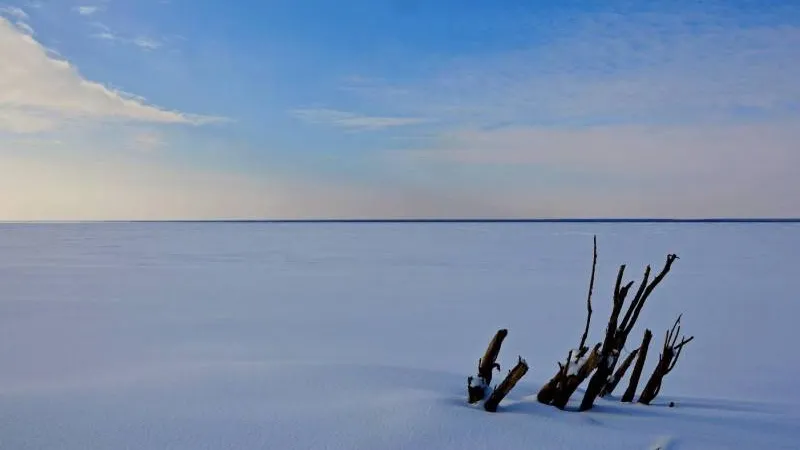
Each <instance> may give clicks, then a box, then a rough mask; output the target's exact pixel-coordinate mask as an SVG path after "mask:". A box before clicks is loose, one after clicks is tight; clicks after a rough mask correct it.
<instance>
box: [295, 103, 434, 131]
mask: <svg viewBox="0 0 800 450" xmlns="http://www.w3.org/2000/svg"><path fill="white" fill-rule="evenodd" d="M291 115H292V116H294V117H296V118H298V119H300V120H303V121H305V122H308V123H313V124H321V125H332V126H335V127H340V128H346V129H350V130H380V129H384V128H392V127H404V126H410V125H419V124H423V123H426V122H427V120H426V119H423V118H419V117H381V116H367V115H360V114H356V113H352V112H346V111H338V110H335V109H324V108H312V109H295V110H293V111H291Z"/></svg>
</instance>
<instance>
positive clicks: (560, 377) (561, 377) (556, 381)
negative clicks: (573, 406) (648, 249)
mask: <svg viewBox="0 0 800 450" xmlns="http://www.w3.org/2000/svg"><path fill="white" fill-rule="evenodd" d="M596 267H597V236H594V238H593V246H592V275H591V277H590V278H589V293H588V294H587V296H586V326H585V327H584V329H583V335H582V336H581V341H580V343H579V344H578V351H577V352H575V354H574V355H573V351H570V352H569V354H568V355H567V362H566V365H561V363H558V366H559V370H558V372H557V373H556V374H555V375H554V376H553V378H551V379H550V381H548V382H547V384H545V385H544V386H542V388H541V389H539V393H538V394H537V395H536V399H537V400H538V401H539V402H540V403H544V404H546V405H550V404H554V400H555V399H556V397H558V398H559V401H558V403H559V404H562V402H563V404H564V405H566V401H564V400H563V397H564V394H565V391H564V390H566V391H568V392H569V395H572V393H573V392H575V389H577V388H578V385H580V383H581V382H583V380H584V379H585V378H586V377H588V376H589V374H590V373H591V372H592V370H594V367H596V366H597V364H596V358H594V354H595V353H597V349H598V348H599V346H600V344H597V346H595V348H594V350H593V351H592V355H589V356H590V357H592V359H591V361H590V360H589V358H587V359H586V360H582V358H583V357H584V356H585V355H586V353H587V352H588V351H589V347H586V338H587V336H588V334H589V324H590V323H591V320H592V292H593V291H594V276H595V269H596ZM573 357H574V362H573ZM587 362H589V363H590V364H589V365H586V364H585V363H587ZM573 364H576V365H579V368H578V370H577V371H575V372H576V373H575V374H573V375H577V374H578V373H580V374H582V378H580V381H578V384H577V385H575V386H574V387H572V384H573V383H574V382H575V381H576V378H572V379H571V380H570V382H569V383H567V382H566V381H567V378H568V376H569V374H568V372H569V370H570V367H571V366H572V365H573ZM584 366H586V367H587V369H588V367H589V366H591V369H588V371H586V370H581V369H583V368H584ZM584 372H585V374H584ZM569 395H567V399H566V400H569ZM562 408H563V407H562Z"/></svg>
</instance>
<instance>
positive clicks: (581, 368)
mask: <svg viewBox="0 0 800 450" xmlns="http://www.w3.org/2000/svg"><path fill="white" fill-rule="evenodd" d="M600 345H601V344H600V343H598V344H597V345H595V346H594V348H593V349H592V350H591V352H590V353H589V355H588V356H586V357H585V358H584V359H580V358H579V359H577V360H576V361H575V362H574V363H573V364H574V365H575V366H577V369H574V370H573V368H572V367H570V368H567V370H565V371H564V374H563V376H562V377H561V379H560V380H559V385H558V389H556V391H555V392H554V394H553V399H552V401H551V404H552V405H553V406H555V407H556V408H558V409H564V408H566V406H567V403H568V402H569V398H570V397H571V396H572V394H573V393H575V390H576V389H578V386H580V385H581V383H583V381H584V380H586V378H588V377H589V375H590V374H591V373H592V371H593V370H595V369H596V368H597V365H598V364H599V363H600Z"/></svg>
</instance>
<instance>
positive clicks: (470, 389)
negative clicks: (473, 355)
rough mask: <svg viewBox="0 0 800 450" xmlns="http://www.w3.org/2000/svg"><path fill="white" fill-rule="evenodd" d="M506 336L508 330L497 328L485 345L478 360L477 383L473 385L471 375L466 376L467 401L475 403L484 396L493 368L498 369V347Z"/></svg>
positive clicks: (490, 380)
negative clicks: (484, 350)
mask: <svg viewBox="0 0 800 450" xmlns="http://www.w3.org/2000/svg"><path fill="white" fill-rule="evenodd" d="M506 336H508V330H507V329H505V328H503V329H500V330H497V333H495V335H494V337H493V338H492V340H491V341H490V342H489V346H488V347H486V352H485V353H484V354H483V358H480V359H479V360H478V384H477V385H475V386H473V385H472V381H473V379H474V378H473V377H469V378H467V395H468V397H469V400H468V401H469V403H477V402H479V401H481V400H483V399H484V398H485V397H486V390H487V389H488V388H489V387H490V385H491V383H492V372H493V371H494V369H497V370H498V371H499V370H500V364H498V363H497V362H496V361H497V356H498V355H499V354H500V347H501V346H502V345H503V340H504V339H505V338H506Z"/></svg>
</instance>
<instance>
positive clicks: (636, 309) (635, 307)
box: [580, 254, 678, 411]
mask: <svg viewBox="0 0 800 450" xmlns="http://www.w3.org/2000/svg"><path fill="white" fill-rule="evenodd" d="M677 258H678V257H677V255H674V254H669V255H667V261H666V263H665V264H664V268H663V269H662V270H661V272H660V273H659V274H658V275H657V276H656V277H655V278H654V279H653V281H652V282H650V283H648V282H647V281H648V279H649V277H650V266H647V268H646V269H645V273H644V276H643V279H642V283H641V284H640V285H639V289H638V290H637V292H636V295H635V297H634V299H633V301H632V302H631V303H630V305H629V306H628V311H627V312H626V313H625V316H624V317H623V318H622V322H621V323H619V314H620V312H621V311H622V307H623V305H624V303H625V298H626V297H627V295H628V292H629V291H630V288H631V286H633V281H631V282H630V283H628V284H626V285H625V286H624V287H620V286H621V285H622V277H623V275H624V272H625V265H622V266H620V268H619V273H618V275H617V281H616V284H615V287H614V299H613V308H612V310H611V315H610V316H609V319H608V325H607V326H606V336H605V339H604V340H603V347H602V349H601V350H600V363H599V364H598V366H597V370H596V371H595V372H594V374H593V375H592V378H591V379H590V380H589V385H588V387H587V388H586V393H585V394H584V396H583V400H582V401H581V406H580V410H581V411H587V410H589V409H591V408H592V406H594V400H595V399H596V398H597V397H598V396H599V395H600V393H601V392H602V390H603V387H604V386H605V385H606V384H607V383H608V382H609V381H610V380H611V376H612V374H613V373H614V369H615V368H616V365H617V362H618V360H619V355H620V353H621V352H622V349H623V348H624V347H625V342H626V341H627V339H628V334H629V333H630V332H631V330H632V329H633V327H634V325H635V324H636V320H637V319H638V318H639V313H640V312H641V310H642V307H643V306H644V303H645V301H647V298H648V297H649V296H650V294H651V293H652V292H653V290H654V289H655V288H656V286H658V284H659V283H660V282H661V280H663V279H664V277H665V276H666V274H667V273H668V272H669V270H670V268H671V267H672V263H673V262H674V261H675V260H676V259H677Z"/></svg>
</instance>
